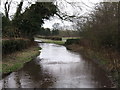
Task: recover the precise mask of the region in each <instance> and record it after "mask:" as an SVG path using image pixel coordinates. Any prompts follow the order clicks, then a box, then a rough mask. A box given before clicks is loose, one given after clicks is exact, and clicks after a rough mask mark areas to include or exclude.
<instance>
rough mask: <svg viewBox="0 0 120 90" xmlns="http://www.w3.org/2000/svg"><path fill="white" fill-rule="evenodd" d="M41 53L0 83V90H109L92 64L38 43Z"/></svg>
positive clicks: (49, 45) (58, 46) (59, 49)
mask: <svg viewBox="0 0 120 90" xmlns="http://www.w3.org/2000/svg"><path fill="white" fill-rule="evenodd" d="M39 46H40V47H42V50H41V54H40V55H39V56H38V57H37V58H36V59H34V60H33V61H31V62H29V63H26V64H25V66H24V67H23V68H22V69H21V70H19V71H18V72H13V73H11V74H10V75H9V76H7V77H5V78H4V79H2V80H1V81H0V88H2V87H4V88H102V87H111V82H110V80H109V79H108V77H107V76H106V74H105V72H104V71H103V70H101V69H100V68H99V67H98V66H97V65H96V64H95V63H93V62H92V61H90V60H87V59H85V58H82V56H81V55H80V54H78V53H76V52H71V51H69V50H67V49H66V47H64V46H61V45H56V44H50V43H39Z"/></svg>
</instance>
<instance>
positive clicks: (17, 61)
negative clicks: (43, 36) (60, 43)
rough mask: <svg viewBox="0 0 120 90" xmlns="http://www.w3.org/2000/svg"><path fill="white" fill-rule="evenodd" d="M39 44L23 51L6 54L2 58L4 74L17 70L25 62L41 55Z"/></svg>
mask: <svg viewBox="0 0 120 90" xmlns="http://www.w3.org/2000/svg"><path fill="white" fill-rule="evenodd" d="M39 50H40V48H38V47H37V46H31V47H29V48H27V49H24V50H23V51H18V52H15V53H12V54H10V55H6V56H5V57H3V59H2V67H1V68H2V74H6V73H10V72H13V71H17V70H19V69H20V68H22V67H23V65H24V63H26V62H29V61H31V60H32V59H33V58H35V57H36V56H38V55H39V53H40V52H39Z"/></svg>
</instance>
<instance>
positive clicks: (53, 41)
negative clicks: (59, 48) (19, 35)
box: [35, 38, 65, 45]
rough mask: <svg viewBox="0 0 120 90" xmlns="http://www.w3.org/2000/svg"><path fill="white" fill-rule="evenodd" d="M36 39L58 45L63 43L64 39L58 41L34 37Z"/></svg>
mask: <svg viewBox="0 0 120 90" xmlns="http://www.w3.org/2000/svg"><path fill="white" fill-rule="evenodd" d="M35 39H36V40H41V41H42V42H44V43H54V44H59V45H64V44H65V42H64V41H58V40H50V39H41V38H35Z"/></svg>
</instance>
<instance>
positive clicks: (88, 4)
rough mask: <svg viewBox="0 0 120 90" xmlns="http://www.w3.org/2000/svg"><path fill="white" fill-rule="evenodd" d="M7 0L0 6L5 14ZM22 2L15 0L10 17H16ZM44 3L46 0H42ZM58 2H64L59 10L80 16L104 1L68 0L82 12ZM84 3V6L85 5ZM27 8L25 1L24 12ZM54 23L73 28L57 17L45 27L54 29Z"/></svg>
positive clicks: (48, 21)
mask: <svg viewBox="0 0 120 90" xmlns="http://www.w3.org/2000/svg"><path fill="white" fill-rule="evenodd" d="M5 1H6V0H2V2H1V6H0V11H1V12H3V13H4V4H3V3H4V2H5ZM20 1H21V0H13V3H12V6H11V8H10V15H11V17H12V15H14V13H15V12H16V7H17V4H18V3H19V2H20ZM29 1H32V2H34V1H37V0H29ZM42 1H44V0H42ZM58 1H60V2H61V1H62V2H63V4H59V8H60V9H61V11H62V12H66V13H68V14H69V15H73V14H80V15H85V14H86V13H88V12H89V11H91V10H92V8H93V7H94V4H95V3H98V2H100V1H102V0H66V1H68V2H74V3H75V5H76V6H80V7H81V8H82V10H80V9H79V8H76V7H72V6H71V5H70V4H68V3H65V2H64V0H58ZM83 3H84V4H83ZM26 6H29V4H28V2H27V1H26V0H25V2H24V5H23V10H24V8H26ZM54 23H60V24H61V26H63V25H67V26H71V25H72V23H71V22H68V21H61V20H60V19H59V18H58V17H57V16H55V17H51V18H50V20H45V24H43V27H45V28H52V25H53V24H54Z"/></svg>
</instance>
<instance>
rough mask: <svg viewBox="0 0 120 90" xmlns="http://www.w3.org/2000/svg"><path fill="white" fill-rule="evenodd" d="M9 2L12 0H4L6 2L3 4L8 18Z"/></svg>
mask: <svg viewBox="0 0 120 90" xmlns="http://www.w3.org/2000/svg"><path fill="white" fill-rule="evenodd" d="M11 3H12V0H10V1H8V0H6V2H5V4H4V8H5V16H6V18H9V11H10V6H11Z"/></svg>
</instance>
